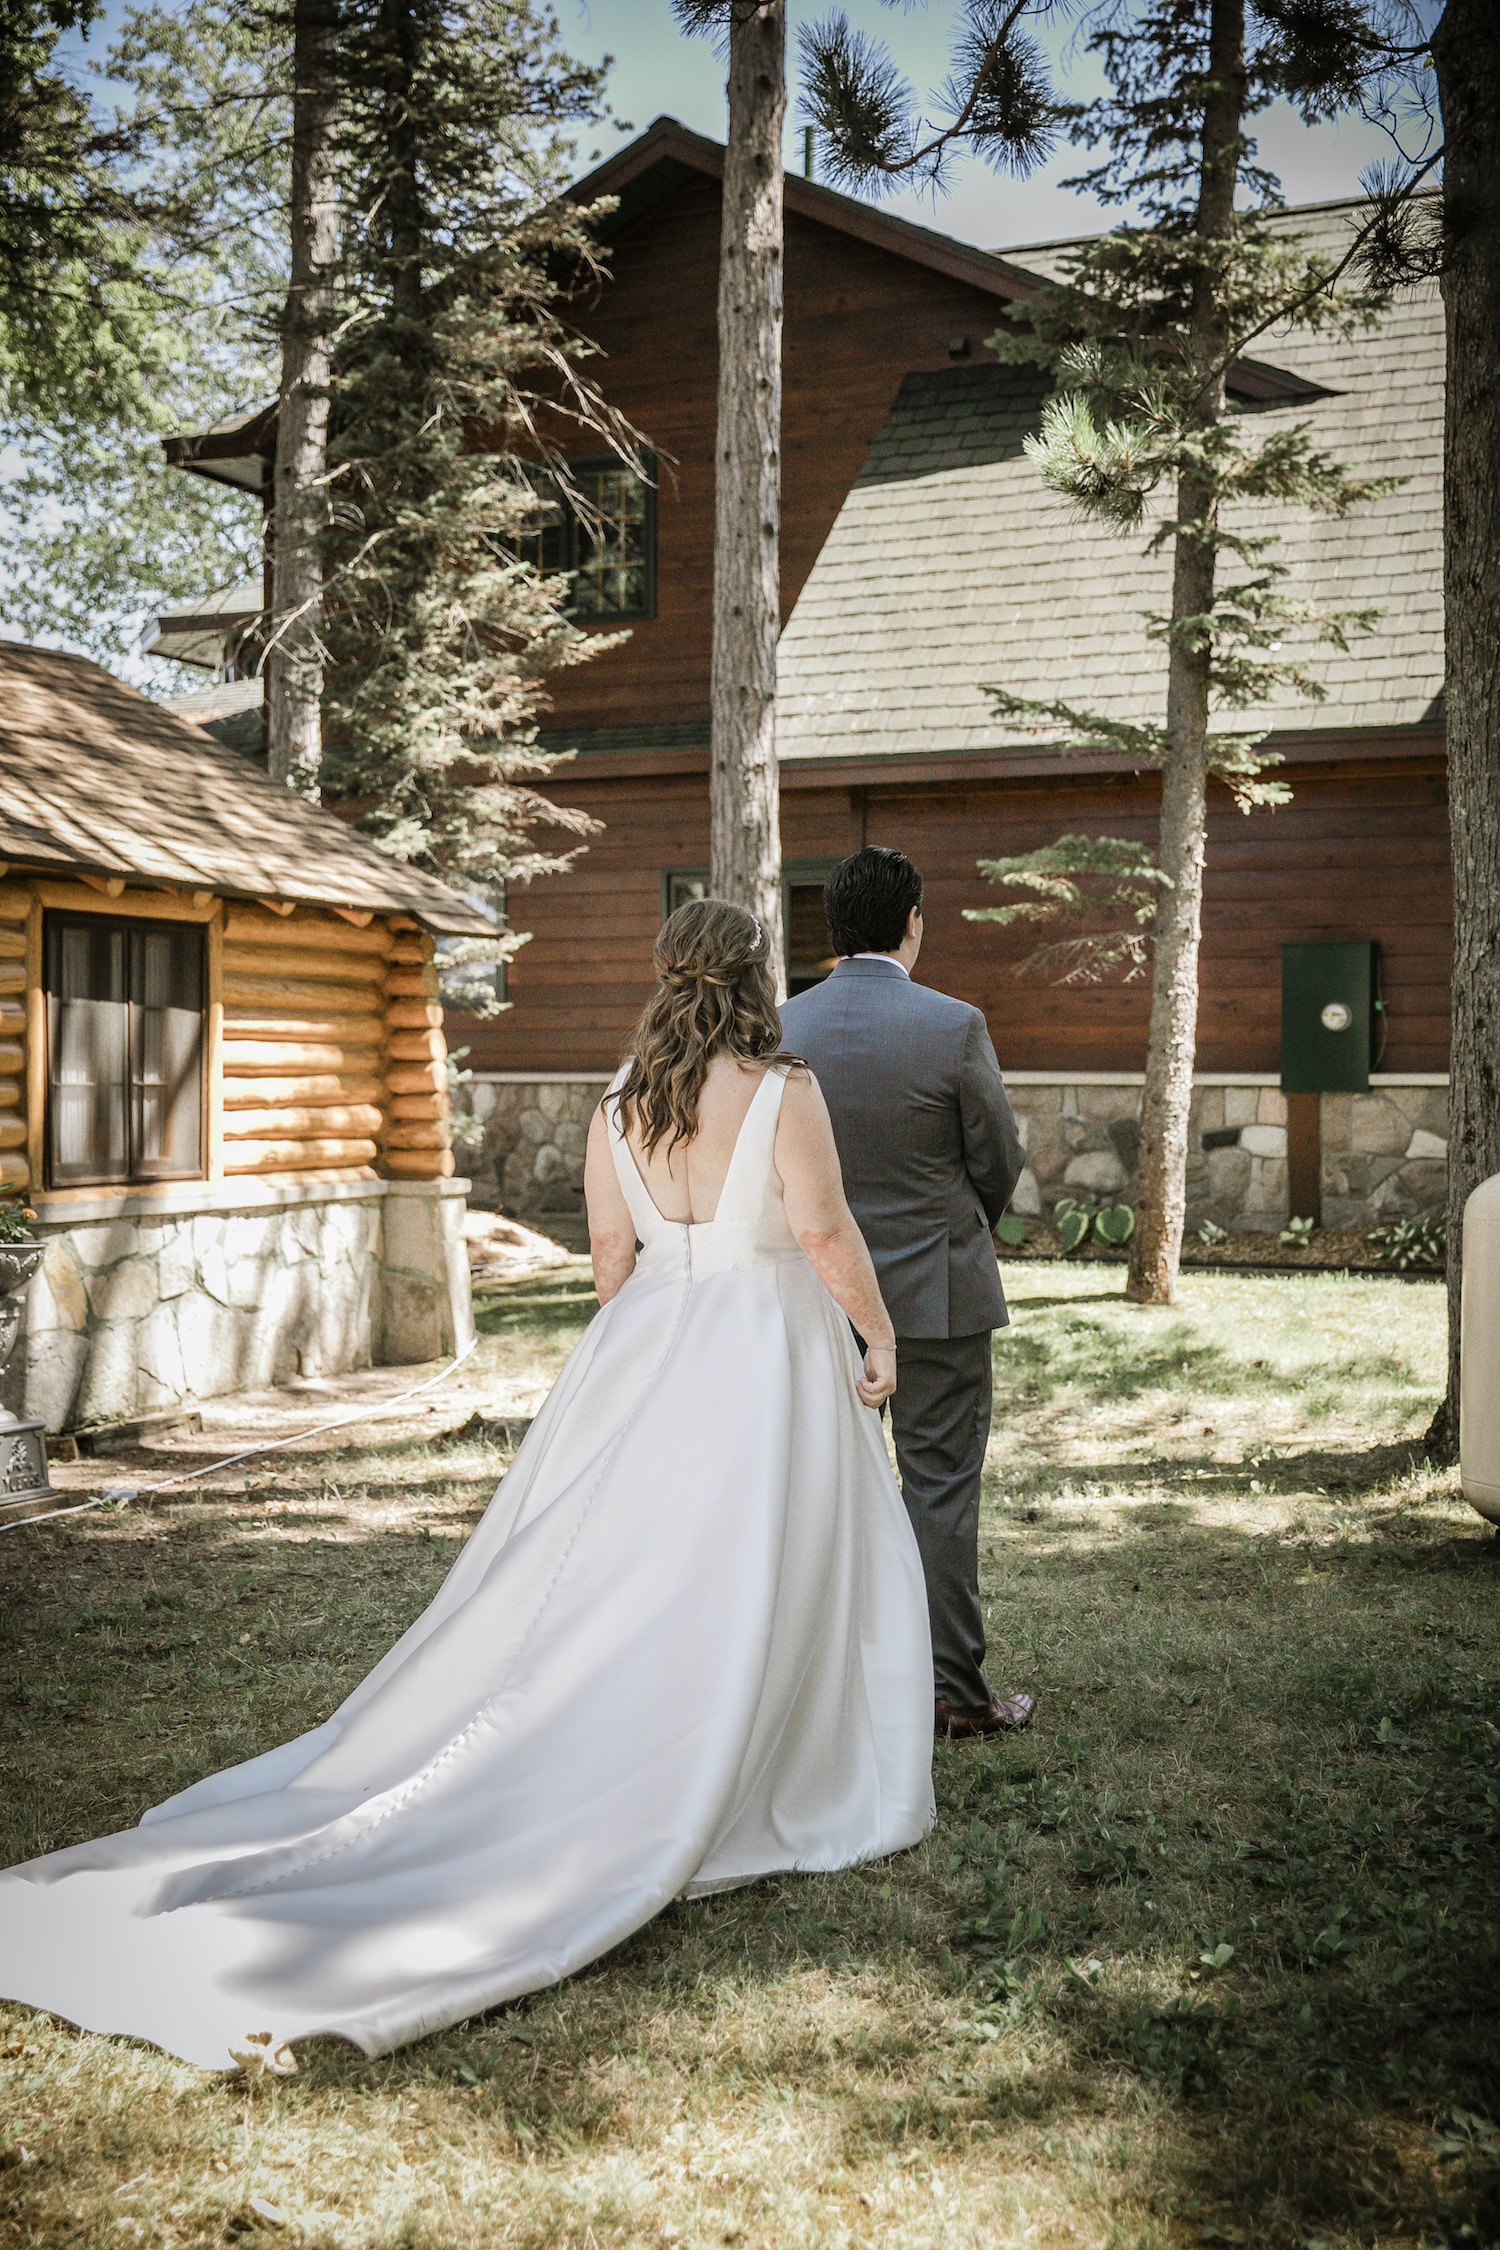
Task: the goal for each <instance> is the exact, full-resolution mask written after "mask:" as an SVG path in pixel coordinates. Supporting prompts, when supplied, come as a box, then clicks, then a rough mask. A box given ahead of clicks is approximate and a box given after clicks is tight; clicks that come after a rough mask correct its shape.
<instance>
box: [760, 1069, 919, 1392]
mask: <svg viewBox="0 0 1500 2250" xmlns="http://www.w3.org/2000/svg"><path fill="white" fill-rule="evenodd" d="M776 1170H777V1172H778V1173H779V1174H780V1177H781V1185H782V1192H783V1194H784V1196H785V1198H786V1216H787V1224H788V1225H789V1226H790V1228H791V1230H792V1232H793V1234H794V1235H795V1236H796V1237H797V1240H798V1242H799V1244H800V1245H801V1247H802V1250H803V1252H804V1254H805V1255H806V1258H807V1262H808V1264H809V1265H810V1266H811V1267H812V1269H813V1271H814V1273H815V1274H816V1275H817V1277H818V1279H819V1280H820V1281H821V1282H822V1284H823V1287H824V1288H825V1289H826V1290H827V1291H828V1294H829V1296H830V1297H831V1298H832V1299H833V1301H834V1303H835V1304H836V1305H837V1306H838V1307H839V1309H840V1310H841V1311H842V1312H845V1313H847V1314H848V1316H849V1318H850V1320H851V1321H852V1322H853V1323H854V1326H855V1327H856V1328H857V1329H858V1330H859V1333H860V1334H861V1336H863V1337H864V1339H865V1345H866V1350H865V1372H864V1379H863V1381H862V1382H861V1383H860V1385H859V1395H860V1397H861V1398H862V1399H863V1400H864V1402H865V1404H866V1406H878V1405H879V1404H880V1402H881V1400H882V1399H886V1398H889V1397H890V1395H891V1393H892V1391H894V1389H895V1388H896V1332H895V1330H894V1329H893V1328H892V1326H891V1316H890V1314H889V1313H888V1312H887V1311H886V1309H885V1303H884V1300H883V1299H882V1297H881V1294H880V1284H879V1282H878V1281H877V1280H876V1278H875V1268H874V1267H873V1266H872V1265H871V1263H870V1253H869V1251H868V1250H867V1249H866V1248H865V1238H864V1236H863V1235H862V1234H861V1233H860V1231H859V1228H858V1227H857V1226H856V1225H855V1223H854V1217H853V1214H852V1213H851V1211H850V1209H849V1206H848V1204H847V1203H846V1202H845V1201H844V1176H843V1173H842V1172H841V1171H840V1169H839V1152H838V1150H837V1148H836V1147H835V1146H834V1140H833V1127H832V1126H831V1125H830V1124H829V1122H828V1106H827V1104H826V1103H825V1101H824V1099H823V1094H822V1089H821V1088H820V1086H819V1085H818V1082H817V1080H816V1078H814V1077H813V1076H812V1075H811V1073H810V1072H805V1071H801V1070H797V1071H793V1072H792V1074H791V1076H790V1077H789V1078H788V1080H787V1085H786V1092H785V1093H784V1095H783V1096H782V1100H781V1117H780V1120H779V1122H778V1124H777V1127H776Z"/></svg>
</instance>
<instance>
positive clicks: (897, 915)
mask: <svg viewBox="0 0 1500 2250" xmlns="http://www.w3.org/2000/svg"><path fill="white" fill-rule="evenodd" d="M921 904H922V878H921V876H920V875H919V874H918V873H917V870H916V869H915V868H914V867H913V866H912V863H911V861H910V860H909V859H908V858H907V856H906V854H905V852H891V851H887V850H886V849H885V847H884V846H883V845H881V844H866V846H865V848H864V850H863V851H862V852H856V853H855V854H854V856H853V857H852V859H841V860H840V861H839V864H838V866H837V867H836V868H835V869H834V871H833V873H832V874H831V875H830V876H829V878H828V882H827V886H826V888H825V889H824V892H823V911H824V913H825V914H826V915H827V916H828V934H829V936H830V937H831V938H832V939H833V949H834V951H835V953H843V954H848V953H894V952H895V950H896V948H897V946H898V945H899V944H900V943H901V940H902V939H903V938H904V937H905V935H906V925H907V921H908V919H909V918H910V915H911V911H912V908H913V907H920V906H921Z"/></svg>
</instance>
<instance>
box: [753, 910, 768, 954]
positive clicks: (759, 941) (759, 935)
mask: <svg viewBox="0 0 1500 2250" xmlns="http://www.w3.org/2000/svg"><path fill="white" fill-rule="evenodd" d="M750 919H751V921H752V922H753V923H754V924H755V950H756V952H757V953H759V951H760V949H761V947H762V945H764V943H765V938H766V933H765V931H764V930H763V929H762V928H761V926H760V916H759V915H758V914H752V915H751V917H750Z"/></svg>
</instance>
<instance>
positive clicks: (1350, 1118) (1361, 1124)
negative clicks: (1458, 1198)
mask: <svg viewBox="0 0 1500 2250" xmlns="http://www.w3.org/2000/svg"><path fill="white" fill-rule="evenodd" d="M1322 1173H1323V1177H1322V1184H1323V1224H1324V1226H1328V1227H1358V1226H1365V1225H1370V1226H1381V1225H1385V1224H1387V1223H1388V1222H1389V1221H1390V1220H1392V1219H1406V1218H1412V1217H1416V1216H1418V1215H1420V1214H1422V1213H1425V1212H1428V1211H1441V1210H1443V1209H1444V1208H1445V1206H1446V1204H1447V1201H1448V1089H1447V1087H1446V1086H1382V1087H1379V1088H1376V1087H1372V1088H1371V1089H1370V1091H1369V1093H1368V1094H1325V1095H1324V1096H1323V1168H1322Z"/></svg>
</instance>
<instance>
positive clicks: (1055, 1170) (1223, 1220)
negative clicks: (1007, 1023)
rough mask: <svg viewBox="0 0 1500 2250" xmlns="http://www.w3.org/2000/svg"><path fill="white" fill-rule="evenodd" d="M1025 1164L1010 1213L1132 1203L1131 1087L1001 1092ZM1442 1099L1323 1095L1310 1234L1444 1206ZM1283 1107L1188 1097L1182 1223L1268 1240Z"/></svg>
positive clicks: (1275, 1094)
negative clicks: (1067, 1204)
mask: <svg viewBox="0 0 1500 2250" xmlns="http://www.w3.org/2000/svg"><path fill="white" fill-rule="evenodd" d="M1010 1098H1011V1104H1012V1107H1013V1108H1014V1109H1015V1112H1016V1116H1017V1119H1018V1120H1019V1122H1020V1125H1021V1133H1022V1138H1023V1140H1024V1141H1025V1144H1026V1154H1027V1165H1026V1170H1025V1171H1024V1172H1023V1173H1022V1175H1021V1180H1020V1184H1019V1186H1018V1187H1017V1189H1016V1193H1015V1198H1014V1208H1015V1209H1016V1210H1017V1211H1021V1212H1024V1213H1025V1214H1026V1215H1027V1216H1028V1217H1040V1216H1041V1215H1043V1214H1044V1213H1045V1212H1047V1211H1050V1210H1051V1208H1052V1206H1053V1205H1054V1204H1055V1203H1056V1202H1057V1201H1058V1200H1059V1198H1061V1197H1062V1196H1065V1195H1077V1196H1082V1195H1096V1196H1100V1197H1109V1196H1117V1197H1118V1198H1119V1199H1120V1200H1121V1201H1122V1202H1125V1203H1128V1202H1130V1201H1131V1200H1132V1199H1133V1197H1134V1195H1135V1173H1136V1161H1137V1158H1138V1156H1139V1153H1140V1138H1141V1128H1140V1115H1141V1088H1140V1087H1139V1086H1104V1085H1097V1084H1096V1085H1089V1084H1086V1083H1080V1084H1074V1085H1066V1084H1052V1085H1041V1086H1037V1085H1012V1087H1011V1088H1010ZM1447 1119H1448V1094H1447V1089H1446V1087H1441V1086H1390V1087H1381V1088H1378V1089H1377V1088H1372V1089H1371V1091H1370V1092H1369V1093H1368V1094H1325V1095H1323V1097H1322V1103H1321V1123H1322V1146H1323V1160H1322V1209H1321V1211H1320V1212H1318V1213H1316V1214H1314V1213H1308V1214H1305V1215H1306V1216H1309V1217H1312V1216H1316V1217H1317V1219H1318V1223H1319V1225H1320V1226H1329V1227H1354V1228H1359V1227H1374V1226H1379V1225H1381V1224H1382V1223H1384V1222H1386V1221H1389V1220H1391V1219H1393V1218H1405V1217H1408V1216H1410V1215H1412V1214H1415V1213H1421V1212H1426V1211H1436V1210H1441V1209H1442V1207H1443V1204H1444V1201H1445V1198H1446V1196H1447V1157H1448V1141H1447ZM1286 1121H1287V1113H1286V1097H1285V1095H1284V1094H1282V1093H1281V1092H1280V1091H1279V1090H1278V1089H1277V1088H1276V1087H1274V1086H1254V1085H1246V1086H1195V1087H1194V1088H1193V1104H1192V1112H1191V1123H1190V1127H1189V1140H1188V1166H1187V1222H1188V1225H1189V1226H1190V1227H1195V1226H1201V1225H1202V1224H1203V1222H1204V1221H1205V1220H1206V1219H1211V1220H1212V1221H1213V1222H1214V1224H1215V1225H1216V1226H1221V1227H1228V1228H1231V1229H1233V1230H1237V1231H1243V1232H1246V1233H1251V1234H1255V1233H1268V1234H1270V1233H1279V1231H1280V1230H1281V1228H1282V1227H1284V1226H1285V1225H1286V1222H1287V1220H1288V1218H1289V1217H1290V1216H1292V1214H1291V1211H1290V1209H1289V1205H1288V1187H1287V1141H1286Z"/></svg>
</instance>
